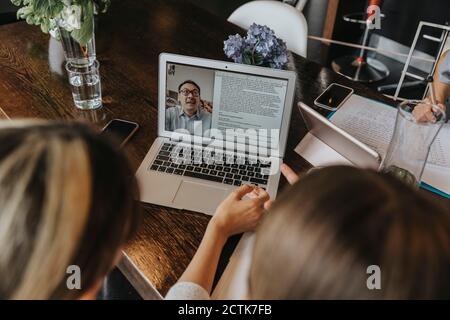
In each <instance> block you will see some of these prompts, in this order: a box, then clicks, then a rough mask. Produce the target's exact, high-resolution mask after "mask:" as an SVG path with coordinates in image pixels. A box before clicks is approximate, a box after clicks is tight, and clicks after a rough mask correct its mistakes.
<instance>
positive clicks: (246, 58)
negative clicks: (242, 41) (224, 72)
mask: <svg viewBox="0 0 450 320" xmlns="http://www.w3.org/2000/svg"><path fill="white" fill-rule="evenodd" d="M242 62H243V63H244V64H253V59H252V52H251V51H248V50H246V51H245V52H244V53H243V56H242Z"/></svg>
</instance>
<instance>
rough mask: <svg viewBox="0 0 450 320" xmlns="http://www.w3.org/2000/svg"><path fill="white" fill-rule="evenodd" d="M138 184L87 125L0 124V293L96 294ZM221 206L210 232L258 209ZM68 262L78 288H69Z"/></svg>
mask: <svg viewBox="0 0 450 320" xmlns="http://www.w3.org/2000/svg"><path fill="white" fill-rule="evenodd" d="M137 189H138V188H137V184H136V181H135V179H134V172H133V171H132V170H131V168H130V166H129V164H128V162H127V160H126V159H125V157H124V156H123V155H122V153H121V152H120V151H119V150H118V148H117V147H115V146H114V144H111V143H110V142H109V141H106V140H104V138H102V137H100V136H98V134H97V133H96V132H95V131H93V130H91V129H89V128H88V127H86V126H85V125H81V124H76V123H72V124H67V123H45V122H14V121H11V122H6V121H4V122H0V299H94V298H95V297H96V294H97V291H98V289H99V288H100V286H101V283H102V281H103V278H104V277H105V276H106V275H107V273H108V272H109V271H110V270H111V269H112V267H113V266H114V265H115V264H116V263H117V262H118V260H119V258H120V255H121V248H122V247H123V246H124V244H125V243H126V241H127V240H128V239H130V237H132V236H133V235H134V233H135V231H136V229H137V227H138V226H139V221H140V213H139V210H138V207H137V203H136V201H135V199H137V195H138V194H139V193H138V190H137ZM252 190H253V188H252V187H242V188H241V189H240V191H239V192H240V193H239V194H240V195H242V196H243V195H244V194H245V193H246V192H249V191H252ZM264 196H265V197H266V195H264ZM221 208H222V209H221V211H220V212H218V214H217V215H216V216H217V217H215V219H214V221H213V222H211V223H210V225H209V226H208V230H209V231H208V232H209V233H208V234H210V235H213V236H214V235H215V234H216V231H215V230H217V229H218V227H219V226H222V225H227V226H228V229H227V230H229V231H230V232H235V231H233V229H236V231H245V230H248V228H251V227H253V226H254V224H256V223H257V221H259V218H260V217H261V215H262V208H261V206H260V205H259V203H256V202H254V201H248V200H245V199H244V200H242V197H234V196H233V198H230V199H227V203H226V205H224V206H222V207H221ZM238 214H239V215H240V219H236V216H237V215H238ZM215 221H220V224H216V223H215ZM214 237H215V236H214ZM70 266H77V267H79V268H80V269H79V270H80V271H81V290H69V289H68V287H67V283H66V282H67V278H68V276H69V275H68V274H67V273H66V271H67V270H68V267H70Z"/></svg>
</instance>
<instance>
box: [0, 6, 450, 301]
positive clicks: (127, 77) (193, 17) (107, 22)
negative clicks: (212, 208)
mask: <svg viewBox="0 0 450 320" xmlns="http://www.w3.org/2000/svg"><path fill="white" fill-rule="evenodd" d="M237 32H242V30H240V29H239V28H237V27H235V26H233V25H231V24H229V23H227V22H226V21H224V20H222V19H220V18H218V17H216V16H213V15H211V14H210V13H207V12H206V11H204V10H202V9H200V8H198V7H196V6H194V5H192V4H190V3H189V2H188V1H173V0H122V1H113V3H112V6H111V8H110V10H109V12H108V13H107V14H105V15H103V16H100V17H99V21H98V28H97V30H96V41H97V55H98V59H99V60H100V63H101V68H100V70H101V78H102V88H103V97H104V98H103V100H104V107H103V108H102V109H101V110H97V111H80V110H77V109H76V108H75V107H74V105H73V101H72V96H71V92H70V89H69V84H68V80H67V77H66V74H65V72H64V71H63V70H64V68H63V67H62V66H63V65H62V63H63V60H62V59H63V58H62V51H61V49H60V47H58V43H55V42H54V41H49V37H48V36H47V35H44V34H42V33H41V31H40V30H39V28H37V27H33V26H29V25H27V24H26V23H24V22H20V23H15V24H10V25H5V26H2V27H0V39H1V41H0V119H4V118H8V117H10V118H31V117H34V118H44V119H78V120H81V121H88V122H91V123H94V124H95V125H97V126H103V125H104V124H105V123H106V122H107V121H109V120H110V119H113V118H124V119H128V120H132V121H136V122H138V123H139V124H140V126H141V128H140V130H139V131H138V132H137V134H136V135H135V136H134V137H133V138H132V140H131V141H130V142H129V143H128V145H127V147H126V149H125V150H126V152H127V154H128V156H129V158H130V159H131V161H132V163H133V165H134V166H135V168H137V167H138V165H139V163H140V162H141V161H142V160H143V158H144V156H145V154H146V153H147V151H148V149H149V148H150V146H151V144H152V142H153V140H154V139H155V138H156V136H157V103H158V100H157V95H158V91H157V90H158V86H157V83H158V55H159V54H160V53H161V52H171V53H178V54H185V55H192V56H198V57H204V58H212V59H221V60H224V59H226V57H225V56H224V54H223V40H224V39H226V38H227V37H228V35H230V34H235V33H237ZM49 49H50V50H49ZM289 69H291V70H295V71H296V72H297V73H298V82H297V85H296V99H295V101H296V102H297V101H299V100H302V101H304V102H305V103H307V104H309V105H312V103H313V100H314V99H315V97H317V96H318V95H319V93H320V92H322V91H323V90H324V89H325V88H326V87H327V86H328V85H329V84H330V83H332V82H339V83H342V84H344V85H348V86H352V87H353V88H354V89H355V92H356V93H357V94H360V95H363V96H366V97H369V98H374V99H380V100H384V101H385V100H386V99H385V98H384V97H383V96H380V95H378V94H377V93H375V92H372V91H370V90H369V89H367V88H366V87H364V86H361V85H356V84H354V83H351V82H349V81H348V80H347V79H344V78H343V77H340V76H338V75H336V74H334V73H333V72H332V71H330V70H328V69H326V68H323V67H321V66H319V65H318V64H316V63H313V62H310V61H308V60H306V59H304V58H302V57H299V56H296V55H294V56H293V57H292V58H291V62H290V64H289ZM305 134H306V128H305V126H304V124H303V121H302V118H301V116H300V113H299V111H298V109H297V108H294V111H293V114H292V120H291V123H290V132H289V138H288V146H287V155H286V159H285V160H286V162H287V163H288V164H289V165H291V166H292V167H294V169H296V170H298V171H300V172H301V171H304V170H306V169H308V168H309V167H310V165H309V164H308V163H307V162H306V161H305V160H304V159H302V158H301V157H300V156H299V155H297V154H296V153H295V152H294V151H293V149H294V147H295V146H296V145H297V143H298V142H299V141H300V140H301V138H302V137H303V136H304V135H305ZM284 184H285V183H284V181H282V183H281V188H282V187H283V185H284ZM448 203H450V202H448ZM143 207H144V221H143V224H142V227H141V229H140V231H139V233H138V235H137V236H136V238H135V239H134V240H133V241H131V242H130V243H129V244H128V246H127V247H126V248H125V250H124V255H125V259H123V261H122V262H121V263H120V266H119V267H120V269H121V270H122V272H123V273H124V274H125V275H126V277H127V278H128V279H129V280H130V281H131V283H132V284H133V285H134V286H135V288H136V289H137V290H138V292H139V293H140V294H141V295H142V297H143V298H147V299H151V298H160V297H161V295H162V296H163V295H165V294H166V292H167V291H168V289H169V288H170V287H171V286H172V285H173V284H174V283H175V282H176V281H177V279H178V278H179V277H180V275H181V274H182V272H183V271H184V270H185V268H186V266H187V265H188V263H189V261H190V260H191V258H192V256H193V255H194V253H195V251H196V249H197V247H198V245H199V243H200V240H201V238H202V236H203V233H204V230H205V228H206V226H207V223H208V221H209V219H210V217H209V216H206V215H203V214H197V213H193V212H187V211H183V210H174V209H169V208H162V207H158V206H154V205H143Z"/></svg>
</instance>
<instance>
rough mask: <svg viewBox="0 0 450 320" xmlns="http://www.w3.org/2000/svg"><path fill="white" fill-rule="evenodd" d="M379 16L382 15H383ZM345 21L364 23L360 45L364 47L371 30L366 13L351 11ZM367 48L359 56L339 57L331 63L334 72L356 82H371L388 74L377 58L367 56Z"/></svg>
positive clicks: (387, 70)
mask: <svg viewBox="0 0 450 320" xmlns="http://www.w3.org/2000/svg"><path fill="white" fill-rule="evenodd" d="M381 17H384V16H383V15H382V16H381ZM343 19H344V20H345V21H347V22H352V23H359V24H364V25H366V29H365V31H364V39H363V43H362V47H366V46H367V44H368V43H369V40H370V35H371V30H370V28H369V27H368V26H367V19H368V17H367V14H365V13H353V14H348V15H345V16H344V18H343ZM367 53H368V50H366V49H365V48H362V49H361V51H360V53H359V56H343V57H339V58H337V59H335V60H333V62H332V63H331V67H332V68H333V70H334V71H335V72H336V73H339V74H341V75H343V76H344V77H347V78H349V79H350V80H353V81H357V82H365V83H371V82H375V81H380V80H383V79H385V78H387V77H388V76H389V69H388V68H387V67H386V66H385V65H384V64H383V63H382V62H381V61H379V60H377V59H374V58H368V57H367Z"/></svg>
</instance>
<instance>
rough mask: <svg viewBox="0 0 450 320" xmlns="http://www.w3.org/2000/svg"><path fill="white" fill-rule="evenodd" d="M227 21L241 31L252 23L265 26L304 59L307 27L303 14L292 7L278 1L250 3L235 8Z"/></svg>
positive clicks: (266, 0)
mask: <svg viewBox="0 0 450 320" xmlns="http://www.w3.org/2000/svg"><path fill="white" fill-rule="evenodd" d="M228 21H229V22H231V23H233V24H235V25H237V26H239V27H241V28H243V29H248V28H249V27H250V25H251V24H252V23H257V24H261V25H266V26H268V27H269V28H271V29H273V30H274V31H275V34H276V36H277V37H279V38H281V39H283V40H284V41H285V42H286V45H287V48H288V49H289V50H291V51H292V52H295V53H296V54H298V55H301V56H303V57H305V58H306V49H307V38H308V25H307V23H306V19H305V16H304V15H303V13H301V12H300V11H299V10H297V9H296V8H295V7H293V6H290V5H288V4H286V3H283V2H280V1H270V0H258V1H251V2H248V3H246V4H244V5H242V6H240V7H239V8H237V9H236V10H235V11H234V12H233V13H232V14H231V15H230V17H229V18H228Z"/></svg>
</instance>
